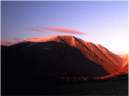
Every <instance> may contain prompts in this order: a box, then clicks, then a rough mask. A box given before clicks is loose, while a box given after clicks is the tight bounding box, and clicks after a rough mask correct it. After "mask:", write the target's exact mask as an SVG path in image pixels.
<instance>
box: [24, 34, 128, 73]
mask: <svg viewBox="0 0 129 96" xmlns="http://www.w3.org/2000/svg"><path fill="white" fill-rule="evenodd" d="M26 41H29V42H46V41H56V42H65V43H67V44H68V45H70V46H72V47H75V48H77V49H79V50H80V51H81V53H82V54H83V55H84V56H85V57H86V58H88V59H89V60H91V61H93V62H95V63H97V64H99V65H101V66H103V68H104V69H105V70H106V71H107V72H108V73H109V74H112V75H117V74H119V73H121V72H123V73H127V71H128V70H127V69H128V68H127V67H128V62H127V61H128V59H127V58H126V60H124V61H126V62H127V63H126V64H125V63H124V64H125V65H124V67H123V62H124V61H123V58H121V57H120V56H118V55H116V54H113V53H112V52H110V51H109V50H107V49H106V48H104V47H103V46H101V45H97V44H93V43H91V42H87V41H83V40H81V39H78V38H76V37H74V36H53V37H47V38H30V39H27V40H26ZM125 69H126V70H125ZM124 70H125V71H124Z"/></svg>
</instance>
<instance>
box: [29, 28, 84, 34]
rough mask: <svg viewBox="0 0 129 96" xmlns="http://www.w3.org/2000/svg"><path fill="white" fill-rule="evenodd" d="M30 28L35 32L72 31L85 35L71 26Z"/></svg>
mask: <svg viewBox="0 0 129 96" xmlns="http://www.w3.org/2000/svg"><path fill="white" fill-rule="evenodd" d="M30 30H32V31H37V32H46V31H54V32H62V33H72V34H77V35H86V34H85V33H84V32H81V31H78V30H75V29H72V28H67V27H62V26H54V27H43V28H30Z"/></svg>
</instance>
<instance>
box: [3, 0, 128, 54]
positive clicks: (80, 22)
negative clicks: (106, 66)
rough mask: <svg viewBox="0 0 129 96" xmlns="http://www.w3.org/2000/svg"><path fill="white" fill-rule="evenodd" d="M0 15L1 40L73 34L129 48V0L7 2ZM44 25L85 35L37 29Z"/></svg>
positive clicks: (114, 48)
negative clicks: (0, 24) (0, 21)
mask: <svg viewBox="0 0 129 96" xmlns="http://www.w3.org/2000/svg"><path fill="white" fill-rule="evenodd" d="M1 14H2V18H1V20H2V35H1V38H2V40H12V39H15V38H19V39H26V38H31V37H45V36H50V35H74V36H76V37H79V38H81V39H83V40H87V41H91V42H94V43H99V44H101V45H103V46H105V47H106V48H108V49H109V50H111V51H113V52H121V51H124V52H125V51H128V46H127V44H128V40H127V39H128V36H127V35H128V2H127V1H123V2H122V1H116V2H113V1H107V2H105V1H97V2H95V1H92V2H88V1H82V2H81V1H71V2H70V1H67V2H64V1H60V2H59V1H58V2H56V1H38V2H36V1H28V2H27V1H21V2H19V1H14V2H13V1H10V2H9V1H6V2H2V13H1ZM44 27H65V28H70V29H74V30H78V31H79V32H83V33H85V34H86V35H85V34H74V33H69V32H67V33H63V32H54V31H55V30H53V31H52V30H49V31H46V32H45V31H43V32H41V31H40V32H39V31H38V29H42V28H44ZM33 28H35V29H37V30H32V29H33Z"/></svg>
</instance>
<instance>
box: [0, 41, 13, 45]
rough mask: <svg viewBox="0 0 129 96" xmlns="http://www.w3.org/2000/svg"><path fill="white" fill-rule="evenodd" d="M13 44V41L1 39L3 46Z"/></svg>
mask: <svg viewBox="0 0 129 96" xmlns="http://www.w3.org/2000/svg"><path fill="white" fill-rule="evenodd" d="M11 44H12V41H7V40H1V42H0V45H3V46H8V45H11Z"/></svg>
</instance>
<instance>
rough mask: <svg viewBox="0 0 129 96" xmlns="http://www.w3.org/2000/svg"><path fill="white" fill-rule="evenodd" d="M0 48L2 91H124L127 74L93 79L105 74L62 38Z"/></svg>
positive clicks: (102, 92)
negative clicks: (61, 40)
mask: <svg viewBox="0 0 129 96" xmlns="http://www.w3.org/2000/svg"><path fill="white" fill-rule="evenodd" d="M1 51H2V66H1V67H2V94H3V95H4V94H6V95H14V94H15V95H19V94H36V95H43V94H86V95H88V94H91V95H92V94H99V95H104V94H108V95H109V94H113V95H115V94H117V95H122V96H124V95H127V93H128V84H127V83H128V81H127V80H128V76H127V75H122V76H119V77H114V78H112V79H110V80H94V77H97V76H104V75H107V74H108V72H106V71H105V70H104V68H103V67H102V66H100V65H98V64H95V63H94V62H92V61H90V60H89V59H86V58H85V57H84V55H83V54H82V53H81V52H80V50H79V49H77V48H74V47H71V46H69V45H68V44H66V43H65V42H55V41H49V42H22V43H19V44H15V45H12V46H9V47H6V46H1Z"/></svg>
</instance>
